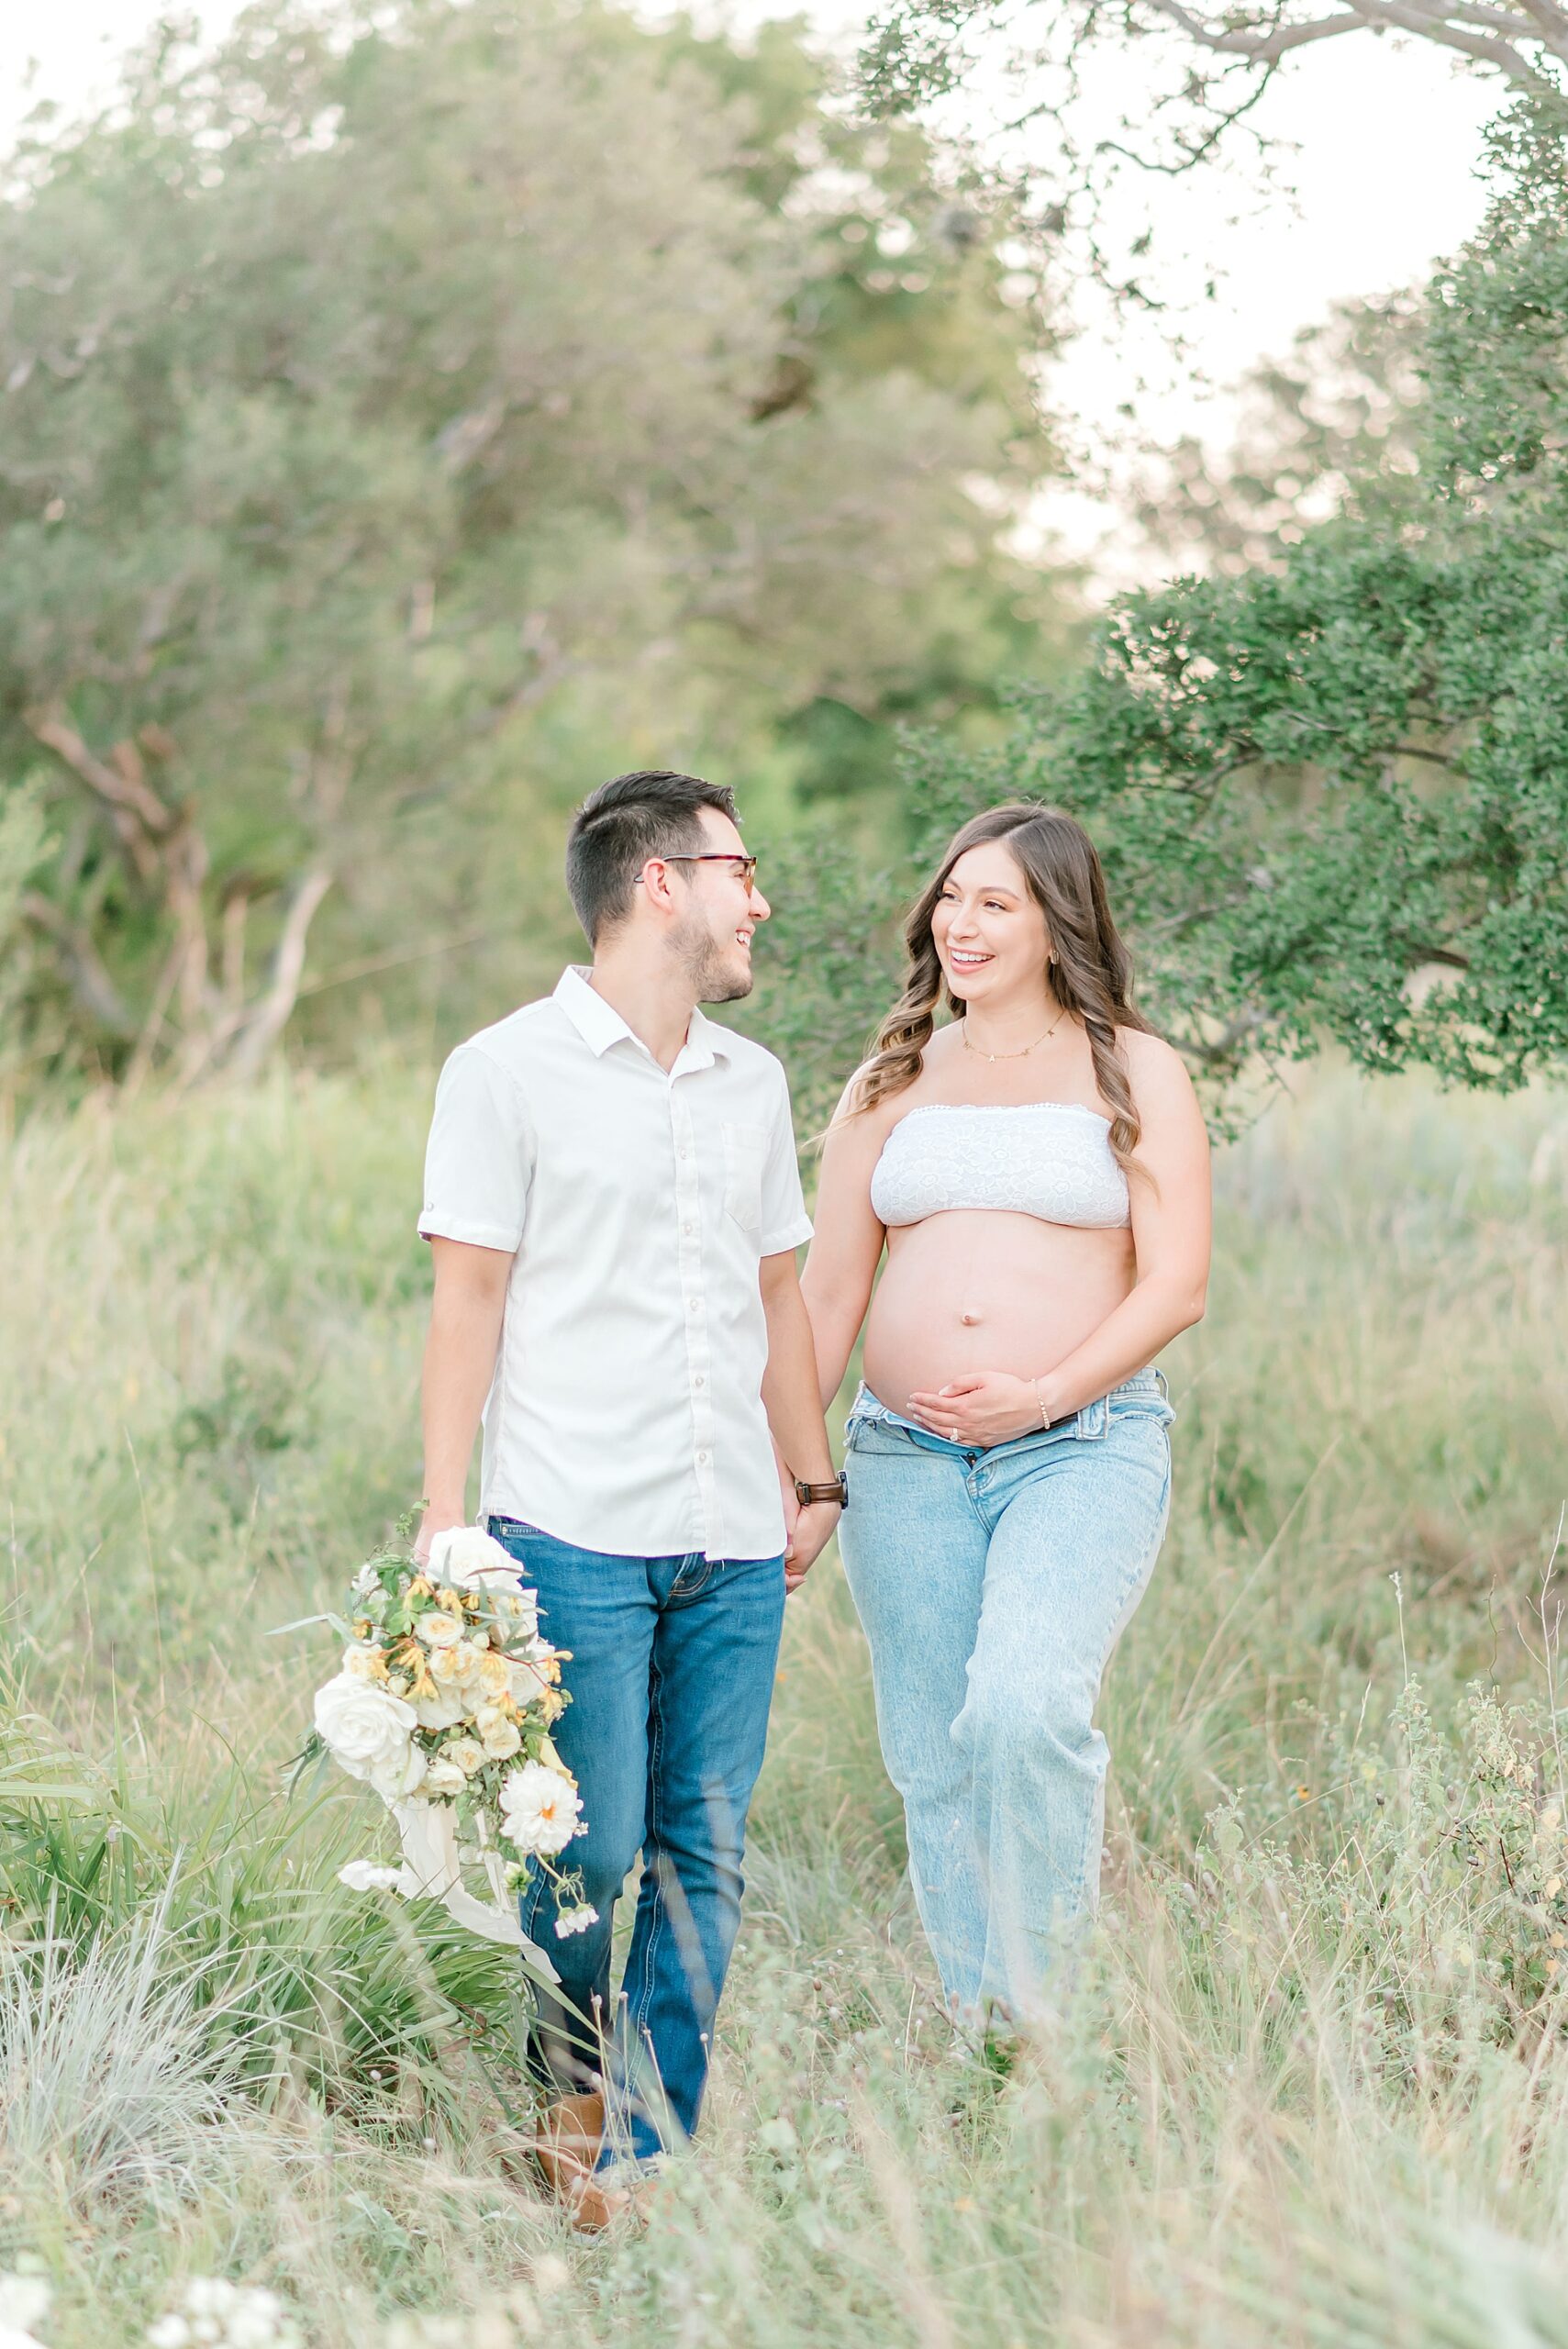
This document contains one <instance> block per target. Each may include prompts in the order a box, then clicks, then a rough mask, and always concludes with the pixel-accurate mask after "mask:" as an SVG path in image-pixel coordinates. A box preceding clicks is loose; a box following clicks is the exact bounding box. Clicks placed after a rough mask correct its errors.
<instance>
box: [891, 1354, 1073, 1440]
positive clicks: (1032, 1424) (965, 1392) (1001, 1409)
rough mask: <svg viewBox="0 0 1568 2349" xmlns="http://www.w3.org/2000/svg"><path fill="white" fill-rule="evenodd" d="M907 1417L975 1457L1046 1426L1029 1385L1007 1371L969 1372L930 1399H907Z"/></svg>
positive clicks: (915, 1396) (918, 1396) (925, 1395)
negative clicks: (965, 1445) (958, 1444)
mask: <svg viewBox="0 0 1568 2349" xmlns="http://www.w3.org/2000/svg"><path fill="white" fill-rule="evenodd" d="M909 1417H910V1418H911V1419H916V1420H917V1421H918V1422H919V1424H920V1426H921V1427H923V1428H929V1430H930V1431H931V1433H932V1434H933V1435H941V1436H946V1437H947V1439H948V1441H949V1442H950V1443H962V1444H967V1445H969V1446H970V1448H971V1449H972V1450H973V1451H977V1452H978V1451H982V1450H985V1449H987V1448H988V1447H989V1446H990V1445H992V1444H994V1443H1008V1442H1011V1441H1012V1439H1013V1437H1014V1436H1018V1435H1028V1434H1029V1433H1030V1432H1031V1431H1038V1430H1039V1429H1040V1428H1042V1427H1043V1426H1044V1424H1045V1416H1044V1413H1043V1411H1042V1410H1041V1408H1040V1396H1039V1394H1038V1393H1037V1391H1036V1389H1035V1386H1034V1383H1033V1381H1032V1380H1030V1379H1028V1378H1015V1377H1014V1376H1013V1375H1012V1373H1011V1372H1010V1371H1006V1370H976V1371H971V1372H970V1373H969V1374H968V1375H967V1376H966V1377H963V1378H955V1379H953V1380H951V1382H950V1384H949V1385H948V1386H940V1387H938V1389H937V1391H936V1392H935V1394H929V1393H921V1392H917V1393H915V1394H913V1395H911V1396H910V1397H909Z"/></svg>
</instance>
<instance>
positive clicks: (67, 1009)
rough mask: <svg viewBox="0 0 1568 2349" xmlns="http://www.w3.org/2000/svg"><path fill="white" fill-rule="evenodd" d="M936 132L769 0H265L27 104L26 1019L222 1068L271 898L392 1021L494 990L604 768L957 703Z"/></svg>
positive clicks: (757, 800) (950, 283)
mask: <svg viewBox="0 0 1568 2349" xmlns="http://www.w3.org/2000/svg"><path fill="white" fill-rule="evenodd" d="M943 171H944V167H943V165H942V163H941V161H940V158H939V157H938V155H937V154H936V151H935V150H934V149H933V147H932V145H931V143H930V141H929V139H926V138H924V137H923V136H921V135H919V134H917V133H915V132H913V131H907V132H904V133H901V134H900V135H899V136H898V137H897V138H896V139H893V140H892V141H888V140H886V139H873V138H871V137H869V136H868V135H867V134H866V133H865V132H864V131H863V130H856V129H855V128H853V127H852V126H851V125H849V124H848V123H847V122H845V121H844V120H842V119H841V117H840V113H839V111H838V110H837V109H836V108H835V107H834V106H833V105H832V104H831V102H830V98H829V94H828V91H827V89H826V87H825V78H824V71H823V68H822V67H821V66H820V65H819V64H818V63H817V61H815V60H814V59H813V58H812V57H811V56H810V54H809V53H808V52H807V50H806V49H805V47H804V46H803V41H802V36H801V32H800V28H798V27H793V28H790V27H783V26H773V27H770V28H767V29H766V30H765V32H764V33H762V35H760V36H759V38H758V40H757V42H756V43H755V45H754V46H752V47H750V48H749V47H747V46H745V45H743V44H741V43H739V42H738V41H736V40H734V39H729V38H728V37H725V38H719V37H710V38H698V36H697V35H696V34H695V32H694V31H693V30H692V28H691V27H690V26H689V25H687V24H685V23H684V21H683V22H678V23H677V24H675V25H674V26H673V27H670V28H665V29H664V30H662V31H657V32H656V31H652V30H649V29H644V28H641V27H639V25H638V24H637V23H636V22H635V21H634V20H633V18H631V17H629V16H625V15H621V14H617V13H616V12H615V11H613V10H610V9H606V8H603V7H599V6H589V7H585V8H582V9H576V8H571V7H566V6H556V5H554V0H474V4H473V5H462V6H460V5H456V0H400V5H399V6H396V7H395V8H394V9H391V10H385V9H383V10H376V11H368V12H367V11H364V10H362V9H361V8H360V7H358V6H357V5H355V0H322V5H321V6H319V7H309V6H306V7H295V6H293V5H292V0H264V5H261V6H257V7H254V8H251V9H250V10H249V11H248V12H247V13H246V14H245V16H244V17H243V18H242V19H241V21H240V23H239V26H238V28H236V30H235V32H234V34H233V35H232V38H231V39H229V41H228V43H227V45H226V46H224V47H223V48H222V49H221V50H219V51H218V52H217V55H216V56H214V57H213V58H211V59H206V58H204V57H201V56H198V55H195V54H194V53H193V52H192V51H190V50H188V49H186V48H184V47H183V46H182V44H181V42H180V40H179V39H177V38H176V37H175V35H174V34H173V33H172V32H170V31H168V30H167V29H165V31H164V32H163V33H161V34H160V35H159V37H158V38H157V39H156V41H155V42H154V44H153V45H152V47H151V48H150V50H149V51H148V52H147V54H146V55H145V56H144V57H143V58H142V59H141V61H139V65H138V66H137V67H136V68H135V70H134V71H133V72H132V74H131V76H130V79H129V81H128V86H127V89H126V92H125V94H124V97H123V100H122V102H121V104H119V105H118V106H117V107H116V108H115V109H114V110H113V111H112V112H110V113H109V114H107V115H106V117H104V118H103V119H102V120H101V121H98V122H95V123H92V124H89V125H88V126H86V127H85V128H81V129H78V130H74V131H72V132H69V133H66V134H62V135H60V136H57V137H55V138H53V139H46V140H43V141H35V142H33V143H30V144H25V145H24V146H23V148H22V150H21V151H20V153H19V155H18V156H17V159H16V160H15V162H14V165H13V173H12V184H11V194H10V197H9V200H8V201H7V202H6V203H5V204H4V205H3V206H0V277H3V279H4V282H5V283H6V285H7V287H8V289H9V293H8V301H7V306H6V317H5V323H4V326H3V327H0V382H4V383H5V384H6V389H5V391H4V393H3V394H0V409H3V417H4V431H3V433H0V549H3V551H4V558H5V559H4V562H0V772H4V771H5V770H6V769H7V768H8V769H9V770H10V772H12V773H14V774H24V773H27V772H28V771H31V770H34V769H36V768H37V767H38V764H39V757H40V752H41V753H43V754H45V755H46V756H47V761H48V764H47V769H46V772H47V774H48V775H49V778H50V787H49V795H48V805H47V812H48V815H49V818H50V825H51V828H52V829H54V831H55V832H56V834H57V843H56V845H57V851H58V852H57V854H56V855H55V856H54V858H53V860H52V862H51V863H48V864H47V865H46V867H45V869H43V870H42V871H40V872H39V875H38V878H37V885H36V888H35V891H34V893H33V895H34V900H35V901H34V902H30V904H29V906H28V907H27V908H26V909H25V910H26V911H27V918H28V934H29V941H30V943H29V962H28V972H27V980H28V989H27V996H28V1011H29V1019H30V1022H31V1028H32V1034H33V1039H34V1047H35V1052H36V1054H37V1056H38V1057H39V1058H42V1059H48V1058H49V1057H50V1056H55V1057H63V1058H65V1059H68V1060H73V1061H75V1062H76V1063H77V1064H79V1065H81V1064H86V1065H93V1066H98V1067H106V1068H107V1069H108V1070H110V1071H111V1072H117V1073H125V1074H129V1075H131V1076H133V1077H136V1078H139V1076H140V1075H141V1074H144V1073H145V1072H146V1070H148V1069H150V1068H151V1067H154V1066H157V1065H160V1064H162V1063H170V1064H172V1066H173V1068H174V1069H175V1070H176V1071H177V1072H178V1074H181V1075H182V1076H183V1077H185V1078H187V1079H188V1078H191V1077H195V1076H199V1075H202V1074H206V1072H208V1071H209V1070H212V1069H215V1068H218V1067H225V1066H227V1067H230V1068H232V1069H234V1070H235V1071H236V1072H237V1073H238V1074H242V1075H243V1074H253V1073H254V1071H255V1069H256V1068H257V1067H258V1066H259V1065H260V1063H261V1060H262V1059H263V1058H264V1056H265V1054H266V1052H267V1051H268V1050H269V1049H270V1048H271V1046H272V1043H273V1042H274V1041H276V1038H277V1036H278V1035H279V1033H280V1032H281V1031H282V1029H283V1027H284V1024H285V1023H286V1021H287V1020H288V1019H289V1018H290V1017H291V1016H292V1013H293V1010H294V1007H295V1002H296V1000H297V999H298V996H299V991H300V988H301V985H302V973H303V968H304V959H305V954H306V949H307V947H311V948H312V951H313V952H314V951H317V949H322V950H324V951H325V952H326V954H327V955H328V961H329V963H330V964H331V965H332V966H333V968H331V969H329V970H328V973H327V974H326V975H327V976H328V977H331V976H333V975H334V972H336V973H337V974H344V975H346V976H347V977H350V978H351V977H352V976H354V975H355V974H359V973H362V972H366V971H372V972H377V973H380V972H383V971H391V972H396V973H402V972H405V971H406V972H407V973H408V974H409V976H408V978H407V980H406V982H405V981H403V980H400V979H399V978H397V977H394V978H392V979H391V980H390V982H389V983H387V984H389V985H390V988H391V991H392V992H391V1002H390V1005H389V1010H390V1011H391V1013H392V1015H393V1016H401V1015H402V1014H403V1013H404V1012H405V1011H406V1009H407V1008H408V1007H409V1004H410V1001H411V999H414V998H411V996H410V994H409V992H408V990H410V989H415V988H417V989H418V990H419V996H418V998H417V999H420V1000H422V1001H423V1002H424V1003H425V1004H426V1005H427V1006H428V1002H429V999H430V990H431V985H432V984H433V985H434V986H435V987H436V988H437V989H439V986H440V984H441V976H440V974H442V972H443V971H444V969H445V967H446V965H445V962H444V956H445V954H446V952H447V951H448V950H455V949H457V948H459V947H461V948H462V951H463V952H465V953H466V954H470V955H472V954H473V952H475V951H478V952H482V953H484V952H488V957H489V959H488V961H487V962H485V963H483V964H482V965H480V966H478V967H479V969H480V971H481V975H482V977H483V975H484V974H485V973H488V974H493V976H494V979H495V985H496V986H497V988H503V987H504V988H505V989H506V991H508V992H510V991H512V990H513V989H515V988H516V986H517V970H516V956H517V932H518V929H519V921H518V909H519V907H521V908H522V909H523V910H524V912H525V913H529V914H532V915H533V917H534V918H535V919H536V920H538V921H539V922H541V923H542V925H543V927H544V930H545V935H544V936H543V937H542V938H540V939H539V940H538V941H529V943H528V953H529V955H530V956H531V957H533V958H535V959H537V960H538V961H539V962H540V963H543V962H544V961H546V960H547V959H548V958H549V957H550V953H551V950H552V948H553V945H554V942H555V941H554V936H553V935H552V934H551V933H552V931H557V930H561V929H562V927H563V919H562V917H561V916H559V915H557V914H554V913H553V912H551V913H549V914H546V913H544V912H543V910H542V909H543V908H544V907H547V906H548V905H551V904H552V903H553V900H554V897H555V894H556V893H555V892H554V890H553V888H552V887H547V886H546V885H544V884H543V883H542V881H541V880H540V879H539V877H537V868H538V867H539V863H540V862H541V860H548V863H549V864H550V866H551V867H553V864H554V860H555V856H556V853H557V841H558V838H559V832H560V829H561V821H562V813H563V809H564V807H565V806H566V805H567V804H569V803H571V802H572V801H573V800H575V799H576V798H577V797H579V796H581V795H582V793H583V791H584V788H585V787H587V786H588V785H591V784H592V783H593V782H594V781H595V780H597V779H599V778H600V777H601V776H602V775H603V774H605V773H606V772H610V773H613V772H615V771H616V770H617V768H620V767H624V766H628V765H633V764H637V763H651V764H664V763H671V762H674V763H683V762H687V763H698V762H705V761H711V762H713V763H716V764H717V765H718V766H719V767H720V768H722V769H723V770H725V771H727V772H728V773H730V774H742V775H744V776H745V777H747V778H749V784H748V788H747V790H746V799H747V803H748V811H749V812H751V813H757V812H761V810H762V808H765V807H768V806H773V807H775V808H776V807H781V806H782V805H783V804H784V801H785V800H786V798H787V796H788V793H789V791H790V789H791V787H792V786H793V785H794V784H795V781H796V780H799V781H800V782H802V783H803V784H804V785H806V786H808V787H810V788H811V789H814V790H817V791H839V790H840V789H842V788H843V787H845V786H846V785H866V784H869V783H875V782H877V781H879V780H883V779H884V777H885V773H886V768H887V763H888V743H889V740H890V738H889V734H888V727H887V721H888V719H889V718H890V717H891V716H895V715H903V714H906V713H907V712H909V711H911V710H915V711H922V710H923V711H926V712H927V713H929V714H936V713H939V712H940V713H941V714H942V715H944V716H961V715H962V713H963V712H964V711H965V710H966V709H972V708H973V709H981V710H983V709H984V707H985V706H987V705H988V704H989V703H991V702H992V701H993V700H994V687H993V684H992V680H993V678H994V676H995V672H996V670H997V668H998V667H999V666H1000V665H1002V664H1004V663H1006V662H1010V661H1012V660H1013V659H1016V658H1017V657H1018V652H1019V651H1020V648H1021V646H1022V644H1023V643H1024V641H1025V640H1026V634H1027V631H1028V629H1029V627H1030V625H1031V624H1032V622H1033V620H1034V618H1035V617H1036V616H1037V615H1038V613H1039V611H1040V603H1041V598H1040V593H1039V590H1038V585H1037V586H1036V589H1035V591H1034V593H1033V595H1032V597H1031V596H1030V595H1029V583H1028V581H1027V580H1026V578H1025V576H1024V574H1023V573H1022V572H1021V570H1020V569H1019V567H1018V565H1017V564H1016V563H1014V562H1011V561H1010V560H1008V559H1007V558H1006V556H1005V555H1004V554H1003V553H1002V551H1000V540H1001V534H1002V531H1003V529H1004V528H1005V525H1006V520H1007V519H1008V518H1010V516H1011V514H1012V513H1013V511H1014V510H1015V508H1016V506H1017V504H1018V499H1019V497H1020V496H1021V495H1022V494H1023V492H1024V490H1025V489H1026V488H1027V486H1028V484H1029V481H1030V480H1031V479H1032V478H1033V477H1034V475H1035V474H1036V473H1038V471H1039V469H1040V465H1041V463H1042V462H1044V458H1045V450H1044V444H1043V440H1042V438H1041V435H1040V429H1039V424H1038V418H1037V415H1036V410H1035V406H1034V400H1033V395H1032V392H1031V390H1030V386H1029V378H1028V375H1027V372H1026V368H1025V360H1026V358H1027V355H1028V351H1029V346H1030V343H1031V340H1032V339H1033V337H1034V334H1035V331H1036V316H1037V307H1038V305H1037V303H1036V301H1035V297H1034V295H1032V294H1029V293H1028V288H1027V284H1026V282H1025V281H1024V280H1023V279H1022V278H1021V277H1019V275H1018V273H1007V272H1006V271H1005V270H1004V267H1003V263H1002V260H1001V258H1000V254H999V250H998V247H999V244H1000V242H1001V240H1002V239H1003V237H1004V233H1005V229H1006V219H1005V217H1004V216H1003V214H1002V213H1001V211H1000V210H999V209H998V208H997V207H996V206H995V205H992V204H989V203H988V202H986V201H984V200H983V199H982V198H980V197H978V196H976V197H974V198H973V200H972V201H970V202H968V203H967V204H963V203H959V202H957V200H956V195H954V197H953V200H952V201H950V202H949V203H948V204H947V205H946V206H945V208H944V206H943V205H942V204H941V203H940V202H939V201H938V199H937V198H936V196H935V195H933V194H932V193H930V192H929V183H930V182H931V181H932V179H933V177H936V178H940V177H941V176H942V175H943ZM948 176H949V178H950V179H951V173H950V174H948ZM951 193H952V191H951V190H950V195H951ZM1020 288H1023V289H1024V292H1025V293H1026V294H1028V298H1024V299H1020V298H1019V295H1020ZM976 481H983V482H984V483H985V484H988V490H987V495H986V498H985V500H984V502H981V501H979V500H977V499H976V497H975V496H974V495H972V494H971V493H972V489H973V484H974V483H975V482H976ZM1015 606H1018V607H1019V608H1018V610H1015V608H1014V607H1015ZM928 671H929V674H928ZM835 707H838V708H842V709H844V710H846V711H848V712H850V713H852V715H853V718H854V719H855V721H856V724H857V725H858V727H859V728H860V729H861V731H862V738H863V739H862V740H861V741H860V742H859V743H858V744H857V746H856V751H855V755H854V758H853V759H852V761H851V763H849V765H848V767H847V769H842V771H841V751H842V747H843V746H842V743H841V741H840V740H839V739H837V738H836V737H835V736H834V735H833V734H832V732H831V730H830V729H828V730H825V729H824V728H823V726H822V724H821V723H820V721H819V719H818V718H817V717H816V716H815V715H814V714H815V713H819V712H821V711H824V710H827V709H830V708H835ZM313 941H314V945H313V943H312V942H313ZM475 969H476V965H475V963H473V961H469V962H468V963H465V964H464V965H462V979H463V983H464V986H465V999H466V994H467V990H469V989H472V987H473V985H474V984H475V977H474V974H475ZM306 984H307V985H308V983H306ZM400 987H402V988H403V989H404V992H403V993H402V994H401V995H400V994H399V992H398V990H399V988H400ZM354 1000H355V999H354V998H352V997H348V998H344V997H340V996H325V995H324V996H323V998H322V1000H321V1002H320V1004H319V1005H315V1004H313V1006H312V1009H311V1012H310V1015H309V1021H310V1028H309V1031H307V1032H313V1033H314V1034H315V1035H316V1036H317V1038H319V1037H320V1036H321V1035H322V1034H323V1033H324V1032H325V1031H328V1030H331V1029H332V1028H333V1027H334V1026H335V1025H339V1024H340V1023H341V1021H342V1019H343V1018H344V1017H345V1015H346V1013H347V1012H348V1010H349V1009H350V1008H351V1006H352V1004H353V1003H354Z"/></svg>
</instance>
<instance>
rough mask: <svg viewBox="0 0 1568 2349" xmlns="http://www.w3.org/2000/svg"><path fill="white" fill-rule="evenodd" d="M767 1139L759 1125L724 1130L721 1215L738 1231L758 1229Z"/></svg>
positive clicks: (760, 1225)
mask: <svg viewBox="0 0 1568 2349" xmlns="http://www.w3.org/2000/svg"><path fill="white" fill-rule="evenodd" d="M767 1146H768V1137H767V1132H766V1130H765V1129H764V1128H763V1127H762V1126H736V1125H731V1124H729V1123H728V1120H727V1121H726V1123H725V1128H724V1212H725V1214H726V1215H728V1216H733V1218H734V1219H735V1221H736V1222H737V1223H738V1224H739V1225H740V1229H741V1230H742V1231H751V1232H756V1231H761V1230H762V1161H763V1158H764V1156H765V1155H766V1152H767Z"/></svg>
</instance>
